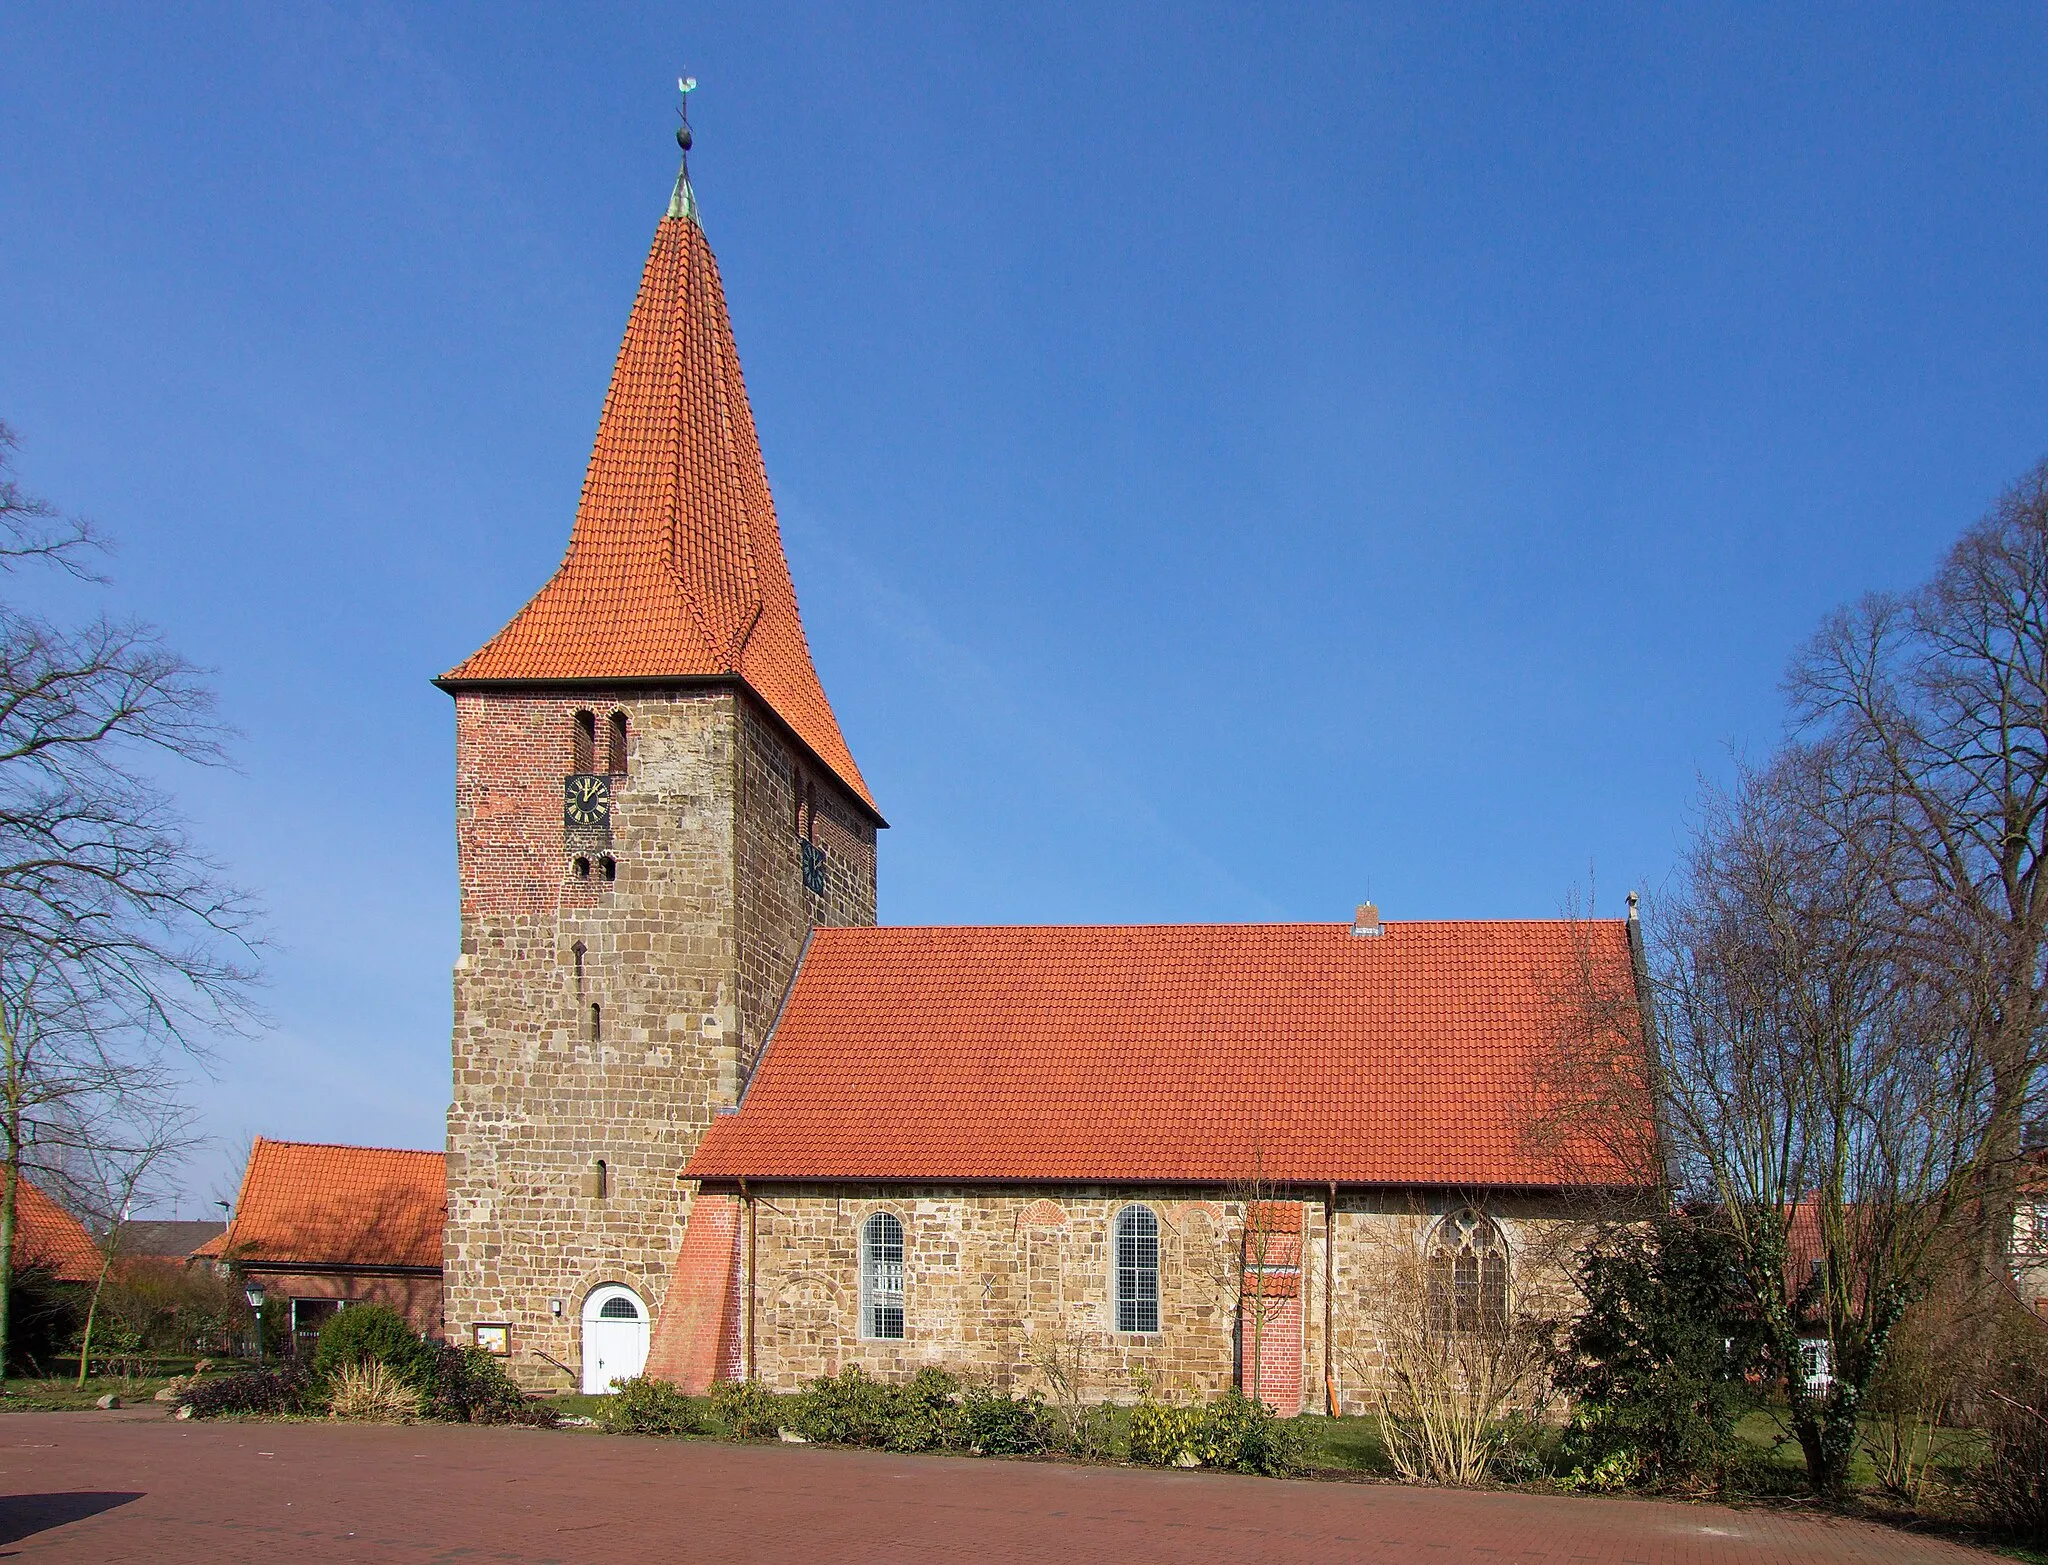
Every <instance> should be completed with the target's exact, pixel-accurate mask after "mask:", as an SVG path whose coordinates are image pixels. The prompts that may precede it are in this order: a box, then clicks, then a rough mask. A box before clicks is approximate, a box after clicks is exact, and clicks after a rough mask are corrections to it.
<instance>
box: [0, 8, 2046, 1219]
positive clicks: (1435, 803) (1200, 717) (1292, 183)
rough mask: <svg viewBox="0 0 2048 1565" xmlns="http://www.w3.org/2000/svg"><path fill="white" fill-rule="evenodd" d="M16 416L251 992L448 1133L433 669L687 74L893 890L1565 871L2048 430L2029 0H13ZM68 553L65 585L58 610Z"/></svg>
mask: <svg viewBox="0 0 2048 1565" xmlns="http://www.w3.org/2000/svg"><path fill="white" fill-rule="evenodd" d="M0 38H4V40H5V43H4V47H0V213H4V215H5V216H4V221H0V419H5V420H6V421H7V422H9V423H11V424H13V425H14V426H15V428H16V429H17V431H18V432H19V434H20V436H21V438H22V441H23V451H22V453H21V457H20V470H21V476H22V477H23V479H24V480H25V481H26V482H27V483H28V484H29V485H30V486H31V487H32V488H34V489H35V490H37V491H39V492H41V493H44V494H47V495H49V496H51V497H53V498H55V499H57V500H59V501H60V502H62V503H63V504H65V505H66V506H68V507H71V508H74V509H76V510H79V511H83V512H86V513H88V514H90V515H91V516H93V517H94V518H95V519H96V520H98V521H99V522H100V523H101V524H102V526H104V527H105V528H106V529H107V530H108V531H109V532H111V533H112V534H114V535H115V536H116V537H117V538H118V539H119V540H120V542H121V545H122V551H121V554H120V556H119V558H118V560H117V561H116V564H115V570H116V573H117V576H118V581H117V585H116V588H115V591H114V594H113V596H114V599H115V601H116V604H117V606H118V607H120V608H121V609H123V610H126V611H132V612H135V613H139V614H142V615H145V616H147V617H148V618H150V619H152V620H154V621H156V622H157V623H159V624H160V625H161V626H163V627H164V629H165V631H166V632H167V634H168V635H169V636H170V638H171V639H172V640H173V641H174V642H175V643H176V644H177V645H178V646H180V647H181V648H183V649H184V650H185V651H186V652H187V653H188V654H189V655H191V656H192V657H194V658H195V659H197V660H199V661H201V662H202V663H204V664H206V665H207V666H209V667H210V668H212V669H214V670H215V671H216V676H215V677H216V681H217V684H218V687H219V689H220V692H221V695H222V698H223V702H224V705H225V707H226V710H227V713H228V715H229V717H230V718H231V720H232V721H233V722H234V723H235V724H236V725H237V726H238V727H239V728H240V729H241V730H242V732H243V735H244V738H243V739H242V741H241V743H240V745H239V749H238V758H239V763H240V770H239V771H238V772H237V773H236V774H234V775H231V776H199V777H185V778H181V779H179V786H180V788H181V790H182V792H183V797H184V798H185V801H186V803H187V806H188V808H189V809H190V811H191V813H192V815H193V816H194V818H195V820H196V821H197V823H198V826H199V829H200V832H201V835H202V836H203V837H204V839H205V840H206V841H207V842H208V843H209V844H210V846H211V847H212V848H213V849H214V850H215V851H216V852H217V853H218V854H219V855H220V856H221V857H223V858H224V859H226V860H227V861H228V862H229V863H230V864H231V865H232V867H233V868H234V870H235V872H236V873H237V874H238V875H239V876H240V877H241V878H242V879H243V880H244V881H245V882H247V883H248V884H249V885H251V886H252V887H254V888H255V889H256V890H257V891H258V892H259V893H260V894H261V896H262V898H263V900H264V902H265V903H266V904H267V906H268V908H269V909H270V916H271V924H272V928H273V930H274V933H275V937H276V940H277V950H276V951H275V953H274V954H273V956H272V957H271V959H270V963H269V967H270V986H269V989H268V992H267V995H266V1003H267V1005H268V1007H269V1009H270V1011H271V1013H272V1015H273V1017H274V1020H275V1026H274V1028H273V1029H272V1030H270V1031H269V1032H267V1033H265V1034H264V1035H263V1036H262V1037H260V1038H257V1039H255V1040H251V1041H246V1042H234V1043H231V1044H229V1045H227V1046H226V1047H225V1048H224V1049H223V1051H222V1054H221V1056H220V1059H219V1061H218V1064H217V1067H216V1073H215V1075H214V1077H213V1078H212V1079H210V1080H203V1081H201V1082H199V1083H198V1085H197V1087H196V1089H195V1095H196V1097H197V1099H198V1101H199V1102H200V1104H201V1105H202V1107H203V1109H204V1112H205V1115H206V1119H207V1122H208V1125H209V1127H210V1128H211V1129H212V1130H213V1132H214V1133H215V1134H216V1135H217V1136H218V1137H219V1138H220V1146H219V1147H218V1148H216V1149H215V1151H213V1152H212V1153H209V1154H208V1155H207V1156H206V1157H203V1158H202V1159H200V1160H199V1163H198V1164H197V1165H196V1166H195V1169H194V1172H193V1176H192V1188H191V1191H190V1193H189V1194H188V1197H187V1200H186V1210H187V1211H188V1212H196V1211H197V1209H198V1208H199V1207H200V1206H201V1205H203V1204H204V1203H205V1201H207V1200H209V1199H210V1198H211V1195H212V1194H213V1187H214V1185H215V1184H216V1183H217V1181H218V1179H219V1177H220V1167H221V1165H223V1164H224V1163H226V1162H228V1161H230V1160H231V1158H232V1152H233V1150H234V1148H235V1147H236V1145H237V1144H238V1143H239V1142H240V1141H241V1140H242V1139H243V1138H244V1137H245V1136H246V1134H247V1133H249V1132H252V1131H257V1132H261V1133H264V1134H267V1135H276V1136H284V1137H299V1138H306V1139H326V1140H342V1141H370V1142H378V1143H384V1144H397V1145H415V1146H419V1145H427V1146H431V1145H437V1144H439V1141H440V1137H441V1127H442V1115H443V1112H444V1110H445V1107H446V1101H447V1096H448V1084H447V1026H448V970H449V965H450V963H451V962H452V961H453V959H454V955H455V945H456V915H455V879H454V841H453V832H452V774H453V760H452V721H451V712H450V703H449V701H448V698H447V697H446V696H444V695H442V694H441V693H440V692H439V691H437V690H435V689H433V688H432V687H431V686H430V685H429V684H428V680H429V679H430V678H431V677H432V676H433V675H435V674H436V673H438V672H440V671H441V670H442V669H444V668H446V667H448V666H449V665H451V664H452V663H454V662H456V661H457V660H458V659H460V658H461V657H462V656H463V655H464V654H466V653H468V652H469V651H471V650H473V649H474V648H475V647H476V646H478V645H479V644H481V643H482V642H483V641H484V640H485V639H486V638H487V637H488V636H489V635H490V634H491V633H492V632H493V631H495V630H496V629H497V628H498V627H499V625H501V624H502V623H503V622H504V621H505V620H506V619H507V618H508V617H509V616H510V615H511V614H512V613H513V611H514V610H516V609H517V608H518V606H519V605H520V604H521V603H522V602H523V601H524V600H525V598H526V597H527V596H528V595H529V594H530V593H531V592H532V591H533V590H534V589H535V588H536V587H537V586H538V585H539V584H540V582H541V581H542V580H543V579H544V578H545V577H546V576H547V574H548V572H549V571H550V570H551V569H552V568H553V566H554V564H555V562H556V561H557V560H558V558H559V557H560V553H561V549H562V545H563V543H564V541H565V540H566V538H567V535H568V529H569V523H570V519H571V516H572V514H573V511H574V507H575V502H576V494H577V489H578V485H579V483H580V481H581V477H582V471H583V464H584V461H585V458H586V456H587V455H588V451H589V443H590V438H591V435H592V432H593V430H594V428H595V425H596V418H597V411H598V405H599V402H600V400H601V398H602V396H603V393H604V386H605V380H606V377H607V374H608V372H609V369H610V365H611V360H612V356H613V353H614V351H615V350H616V347H617V343H618V337H619V333H620V329H621V327H622V326H623V324H624V321H625V316H626V312H627V309H628V307H629V305H630V303H631V300H632V293H633V289H634V286H635V283H636V281H637V278H638V274H639V269H640V266H641V263H642V261H643V259H644V258H645V255H646V250H647V245H648V243H649V240H650V238H651V236H652V233H653V227H654V223H655V221H656V219H657V218H658V217H659V215H660V213H661V210H662V207H663V204H664V202H665V201H666V198H667V194H668V186H669V182H670V179H671V178H672V176H673V173H674V144H673V141H672V140H671V139H670V137H671V131H672V129H673V123H674V122H673V91H672V87H673V81H674V78H675V77H676V76H677V75H678V74H679V73H680V72H682V71H689V72H691V73H693V74H695V75H697V76H698V77H699V78H700V79H701V80H702V82H703V86H702V88H701V90H700V91H699V93H698V94H697V97H696V99H695V102H694V107H693V110H692V117H693V121H694V123H695V125H696V127H697V136H698V151H697V153H696V154H695V155H694V156H693V159H692V173H693V175H694V177H695V183H696V185H697V189H698V193H699V196H700V197H701V199H702V202H703V207H704V211H705V214H706V219H705V221H706V227H707V231H708V232H709V234H710V236H711V241H712V244H713V246H714V247H715V248H716V250H717V252H718V254H719V258H720V262H721V265H722V267H723V269H724V274H725V280H726V289H727V296H728V301H729V303H730V306H731V309H732V315H733V322H734V327H735V330H736V332H737V335H738V338H739V343H740V351H741V354H742V357H743V360H744V362H745V365H746V369H747V375H748V384H749V389H750V391H751V393H752V397H753V402H754V408H755V412H756V415H757V418H758V421H759V425H760V429H761V435H762V441H763V444H764V447H765V449H766V454H767V460H768V467H769V473H770V477H771V479H772V480H773V482H774V485H775V490H776V496H777V500H778V504H779V506H780V510H781V514H782V521H783V526H784V530H785V534H786V539H787V544H788V550H789V555H790V559H791V563H792V567H793V569H794V572H795V575H796V580H797V588H798V592H799V595H800V598H801V600H802V603H803V607H804V613H805V619H806V623H807V626H808V628H809V631H810V635H811V639H812V645H813V648H814V651H815V653H816V657H817V662H818V665H819V669H820V671H821V673H822V675H823V678H824V681H825V685H826V688H827V690H828V691H829V692H830V694H831V696H832V698H833V701H834V703H835V705H836V706H837V708H838V711H839V714H840V718H841V722H842V725H843V726H844V728H845V730H846V733H847V736H848V739H849V741H850V742H851V744H852V745H853V748H854V751H855V753H856V755H857V756H858V757H859V759H860V761H861V764H862V766H863V768H864V769H865V771H866V773H867V776H868V778H869V781H870V783H871V785H872V786H873V789H874V792H875V794H876V797H877V798H878V799H879V800H880V802H881V805H882V807H883V809H884V811H885V812H886V813H887V815H888V816H889V818H890V820H891V821H892V822H893V823H894V825H893V829H892V830H891V831H890V832H888V833H887V834H885V836H884V838H883V843H882V868H881V875H882V880H881V885H882V916H883V918H884V920H885V921H889V922H944V921H960V922H1001V921H1033V922H1058V921H1144V920H1233V919H1251V920H1266V919H1337V918H1342V917H1346V916H1348V914H1349V911H1350V908H1351V906H1352V905H1353V904H1354V903H1355V902H1357V901H1359V900H1361V899H1362V898H1363V897H1365V896H1366V895H1367V894H1368V892H1370V893H1371V894H1373V895H1375V896H1376V897H1377V898H1378V900H1379V901H1380V903H1381V904H1382V907H1383V909H1384V910H1385V912H1386V914H1387V916H1389V917H1393V918H1403V917H1494V916H1524V915H1535V916H1545V915H1551V914H1555V913H1556V912H1558V911H1559V909H1560V908H1561V906H1562V905H1563V904H1564V903H1565V901H1566V899H1567V898H1568V897H1569V896H1570V895H1571V894H1572V892H1573V889H1574V888H1575V887H1578V888H1583V887H1584V885H1585V884H1586V881H1587V878H1588V875H1589V873H1591V874H1595V875H1597V881H1598V886H1599V893H1600V897H1601V900H1602V902H1603V903H1604V904H1606V905H1608V906H1615V905H1618V902H1619V898H1620V894H1621V892H1622V891H1623V890H1624V889H1625V888H1626V887H1627V886H1629V885H1632V884H1647V885H1651V886H1654V885H1656V884H1657V883H1658V882H1659V881H1661V880H1662V879H1663V878H1664V877H1666V876H1667V875H1668V874H1669V871H1670V866H1671V863H1672V860H1673V857H1674V854H1675V850H1676V849H1677V847H1678V845H1679V843H1680V841H1681V840H1682V836H1683V832H1684V829H1685V823H1686V820H1687V817H1688V807H1689V801H1690V799H1691V798H1692V796H1693V794H1694V792H1695V790H1696V786H1697V783H1698V779H1699V778H1700V777H1701V776H1702V775H1703V774H1704V775H1709V776H1711V775H1714V774H1716V773H1718V772H1720V771H1722V770H1724V769H1725V767H1726V765H1727V758H1728V756H1729V754H1730V753H1731V750H1746V751H1750V752H1756V751H1758V750H1760V749H1762V748H1765V747H1768V746H1769V745H1770V744H1771V743H1772V741H1773V739H1774V738H1775V736H1776V735H1777V733H1778V732H1779V723H1780V715H1781V705H1780V700H1779V694H1778V688H1777V681H1778V678H1779V674H1780V671H1781V670H1782V668H1783V666H1784V664H1785V661H1786V659H1787V657H1788V656H1789V655H1790V654H1791V653H1792V651H1793V650H1794V649H1795V648H1796V647H1797V646H1798V644H1799V643H1800V641H1801V640H1802V639H1803V638H1804V637H1805V635H1806V634H1807V633H1808V632H1809V631H1810V630H1811V629H1812V628H1813V626H1814V624H1815V623H1816V621H1817V620H1818V618H1819V616H1820V615H1821V614H1823V613H1824V612H1825V611H1826V610H1828V609H1829V608H1831V607H1833V606H1834V605H1836V604H1839V603H1842V602H1844V601H1846V600H1849V599H1851V598H1853V597H1855V596H1857V595H1859V594H1860V593H1862V592H1864V591H1867V590H1871V589H1879V588H1894V587H1903V586H1906V585H1909V584H1911V583H1913V582H1914V581H1916V580H1918V579H1920V578H1921V577H1923V576H1924V575H1926V574H1927V573H1928V572H1929V571H1930V570H1931V568H1932V567H1933V565H1934V563H1935V562H1936V560H1937V559H1938V557H1939V555H1940V553H1941V551H1942V549H1943V548H1944V547H1945V545H1946V544H1947V542H1948V541H1949V540H1950V539H1951V538H1952V537H1953V536H1954V535H1955V533H1956V532H1958V531H1959V530H1960V529H1961V528H1962V527H1963V526H1965V525H1967V524H1968V523H1969V522H1970V521H1971V520H1973V519H1974V518H1975V517H1976V516H1977V515H1979V514H1980V513H1981V512H1982V511H1983V509H1984V508H1985V506H1986V505H1987V504H1988V503H1989V502H1990V501H1991V499H1992V498H1993V497H1994V496H1995V495H1996V493H1997V492H1998V491H1999V490H2000V489H2001V488H2002V487H2003V486H2004V485H2005V484H2007V483H2008V482H2009V481H2010V480H2011V479H2013V478H2014V477H2015V476H2017V475H2018V474H2019V473H2020V472H2022V471H2023V470H2025V469H2026V468H2027V467H2029V466H2031V465H2032V464H2033V463H2034V462H2036V461H2038V460H2039V459H2040V458H2041V457H2042V456H2043V454H2044V453H2048V353H2044V351H2043V349H2044V345H2048V286H2044V277H2043V270H2042V258H2043V256H2044V255H2048V156H2044V154H2048V100H2044V99H2043V97H2042V95H2041V93H2040V91H2039V84H2040V82H2041V80H2042V79H2043V78H2044V75H2048V11H2044V10H2042V9H2041V8H2039V7H2038V6H2018V5H2015V6H2005V7H2000V6H1979V7H1971V8H1935V7H1918V8H1889V7H1882V6H1867V5H1865V6H1856V7H1848V6H1842V7H1799V8H1792V7H1782V6H1754V7H1728V6H1722V7H1714V8H1708V7H1645V6H1634V5H1623V6H1609V7H1602V6H1595V5H1583V6H1572V7H1543V8H1536V7H1519V6H1499V7H1486V8H1480V7H1446V6H1437V5H1425V6H1413V7H1395V6H1375V7H1371V8H1364V7H1358V8H1349V7H1347V8H1329V9H1318V8H1305V7H1277V6H1276V7H1244V6H1212V7H1204V6H1195V5H1173V6H1159V7H1153V8H1145V7H1125V8H1117V9H1116V10H1115V12H1114V14H1111V15H1103V14H1099V13H1097V12H1096V11H1094V10H1091V9H1081V8H1066V7H1059V6H1047V5H1043V4H1035V5H1031V6H1015V7H998V6H995V5H975V6H959V7H901V8H874V9H862V10H854V9H851V8H840V7H831V8H818V9H815V10H814V9H809V8H804V7H783V6H768V5H747V6H730V7H723V8H710V7H703V6H677V7H659V8H656V7H642V8H612V9H607V10H602V11H600V10H597V9H596V8H588V9H586V8H570V7H560V8H536V7H529V6H518V5H507V4H502V3H499V4H491V5H440V6H435V7H432V8H424V7H422V8H398V7H385V6H365V7H343V6H334V5H323V4H317V3H308V4H303V5H295V6H291V7H274V6H254V5H252V6H248V7H233V6H212V7H203V6H202V7H189V8H187V7H178V8H159V7H136V8H133V9H129V8H121V7H113V8H108V7H102V6H94V5H88V4H70V5H66V6H62V7H52V6H34V7H28V6H21V5H16V4H11V3H9V4H0ZM69 601H70V600H69V599H64V600H62V601H60V603H59V606H60V607H61V606H63V604H64V603H66V602H69Z"/></svg>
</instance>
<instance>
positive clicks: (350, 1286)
mask: <svg viewBox="0 0 2048 1565" xmlns="http://www.w3.org/2000/svg"><path fill="white" fill-rule="evenodd" d="M242 1269H243V1271H244V1272H246V1273H247V1274H248V1277H249V1278H250V1280H251V1281H254V1282H260V1283H262V1284H263V1292H264V1295H265V1297H264V1302H263V1314H264V1318H265V1319H266V1320H268V1321H273V1322H274V1321H279V1320H284V1319H286V1318H287V1316H286V1314H285V1312H286V1311H287V1310H288V1309H289V1308H290V1304H291V1301H292V1300H293V1299H346V1300H348V1302H349V1303H351V1304H382V1305H384V1306H385V1307H386V1308H388V1309H393V1310H396V1311H397V1312H398V1313H399V1314H400V1315H403V1316H404V1317H405V1320H406V1324H407V1325H409V1326H411V1327H412V1329H413V1330H414V1331H417V1332H419V1333H420V1334H421V1335H423V1336H428V1337H439V1336H440V1335H441V1334H442V1333H441V1279H440V1278H439V1277H419V1276H391V1275H388V1274H380V1273H375V1272H350V1273H335V1272H294V1271H283V1270H278V1269H276V1268H273V1267H269V1266H263V1265H260V1264H251V1263H249V1262H247V1261H244V1262H243V1263H242Z"/></svg>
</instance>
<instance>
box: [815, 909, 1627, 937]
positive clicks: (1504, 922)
mask: <svg viewBox="0 0 2048 1565" xmlns="http://www.w3.org/2000/svg"><path fill="white" fill-rule="evenodd" d="M1380 922H1381V924H1382V925H1384V926H1385V927H1387V928H1389V929H1417V928H1430V929H1443V928H1464V927H1468V926H1478V927H1482V928H1492V927H1505V926H1538V927H1543V928H1553V927H1557V926H1562V925H1586V924H1625V923H1627V922H1628V920H1627V919H1625V918H1621V917H1614V918H1570V917H1566V916H1563V915H1558V914H1552V915H1546V916H1544V917H1540V918H1505V917H1504V918H1398V919H1397V918H1382V919H1381V920H1380ZM1350 928H1352V924H1351V921H1350V920H1349V919H1336V920H1329V919H1270V920H1253V919H1214V920H1206V921H1199V922H1197V921H1189V922H1183V923H1171V922H1160V923H1133V924H1053V923H1044V924H838V925H831V926H822V927H820V928H819V930H818V933H819V934H824V935H833V936H835V937H836V936H839V935H882V934H890V933H898V934H918V933H924V934H932V933H942V932H951V931H959V932H963V933H964V932H967V931H971V930H973V931H987V932H994V931H998V930H1002V931H1030V930H1054V929H1064V930H1076V931H1078V930H1088V931H1091V932H1104V933H1107V932H1122V931H1136V930H1169V929H1218V930H1220V929H1273V930H1279V929H1318V930H1339V929H1341V930H1349V929H1350Z"/></svg>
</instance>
